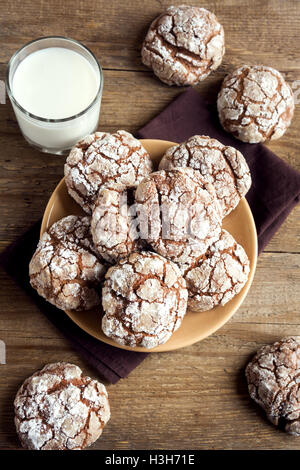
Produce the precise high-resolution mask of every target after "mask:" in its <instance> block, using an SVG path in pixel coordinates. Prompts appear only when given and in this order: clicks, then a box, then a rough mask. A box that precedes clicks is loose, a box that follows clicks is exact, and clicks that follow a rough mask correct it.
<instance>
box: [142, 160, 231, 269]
mask: <svg viewBox="0 0 300 470" xmlns="http://www.w3.org/2000/svg"><path fill="white" fill-rule="evenodd" d="M135 199H136V203H137V211H138V213H139V218H140V232H141V238H142V239H144V240H145V241H146V242H147V243H148V244H149V245H150V246H151V247H152V248H153V250H154V251H156V252H157V253H159V254H160V255H162V256H165V257H166V258H168V259H171V260H172V261H175V262H179V263H186V262H190V261H191V260H192V258H193V257H194V256H195V253H197V254H199V253H205V252H206V250H207V248H208V247H209V245H211V244H212V243H213V242H214V241H216V240H217V239H218V237H219V234H220V232H221V223H222V210H221V207H220V204H219V202H218V200H217V197H216V192H215V190H214V188H213V186H212V184H210V183H205V181H204V180H203V178H202V177H201V175H200V174H199V172H198V171H196V170H193V169H192V168H178V169H174V170H167V171H166V170H160V171H157V172H155V173H152V174H151V175H150V176H148V177H146V178H144V180H143V181H142V182H141V183H140V184H139V186H138V187H137V189H136V192H135Z"/></svg>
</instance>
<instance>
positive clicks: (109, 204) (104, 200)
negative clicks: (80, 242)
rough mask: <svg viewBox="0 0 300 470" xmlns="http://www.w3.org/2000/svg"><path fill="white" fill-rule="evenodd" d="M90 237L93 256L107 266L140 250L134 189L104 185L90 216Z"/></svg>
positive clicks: (120, 185)
mask: <svg viewBox="0 0 300 470" xmlns="http://www.w3.org/2000/svg"><path fill="white" fill-rule="evenodd" d="M91 233H92V236H93V241H94V245H95V248H96V250H97V252H98V253H99V254H100V256H101V257H102V258H104V259H105V260H107V261H108V262H109V263H114V262H116V261H118V260H119V259H121V258H124V257H125V256H127V255H129V254H130V253H132V252H134V251H140V250H141V249H142V240H141V239H140V235H139V230H138V218H137V214H136V211H135V204H134V188H127V187H126V186H124V185H123V184H120V183H112V184H108V183H107V184H106V185H104V186H103V187H102V188H100V190H99V193H98V197H97V199H96V202H95V205H94V209H93V213H92V221H91Z"/></svg>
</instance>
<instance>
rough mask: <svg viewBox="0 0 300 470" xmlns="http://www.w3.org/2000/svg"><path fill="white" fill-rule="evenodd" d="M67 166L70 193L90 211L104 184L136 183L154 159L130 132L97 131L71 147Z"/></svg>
mask: <svg viewBox="0 0 300 470" xmlns="http://www.w3.org/2000/svg"><path fill="white" fill-rule="evenodd" d="M64 170H65V182H66V186H67V189H68V192H69V194H70V196H71V197H73V199H75V201H76V202H77V203H78V204H79V205H80V206H81V207H82V208H83V210H84V211H85V212H87V213H88V214H91V212H92V208H93V205H94V203H95V200H96V198H97V194H98V191H99V189H100V187H101V186H102V185H104V184H105V183H112V182H115V183H121V184H124V185H125V186H128V187H135V186H137V185H138V183H139V182H140V181H141V180H142V179H143V178H144V177H145V176H147V175H148V174H149V173H151V171H152V162H151V159H150V156H149V154H148V152H147V151H146V150H145V149H144V147H143V146H142V145H141V143H140V142H139V141H138V140H137V139H135V138H134V137H133V136H132V135H131V134H129V133H128V132H126V131H123V130H120V131H117V132H115V133H114V134H109V133H107V132H96V133H95V134H92V135H90V136H87V137H86V138H85V139H83V140H81V141H80V142H78V143H77V144H76V145H75V146H74V147H73V148H72V149H71V152H70V154H69V156H68V157H67V160H66V163H65V167H64Z"/></svg>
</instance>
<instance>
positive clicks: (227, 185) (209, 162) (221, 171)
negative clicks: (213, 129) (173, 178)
mask: <svg viewBox="0 0 300 470" xmlns="http://www.w3.org/2000/svg"><path fill="white" fill-rule="evenodd" d="M178 167H191V168H194V170H198V171H199V172H200V174H201V176H202V177H203V179H204V181H205V182H207V183H211V184H212V185H213V186H214V188H215V190H216V195H217V198H218V200H219V203H220V205H221V208H222V212H223V217H225V216H226V215H228V214H229V213H230V212H231V211H232V210H233V209H235V207H236V206H237V205H238V203H239V201H240V199H241V198H242V197H244V196H245V195H246V193H247V192H248V190H249V188H250V186H251V175H250V170H249V167H248V165H247V162H246V160H245V158H244V157H243V155H242V154H241V152H239V151H238V150H236V149H235V148H234V147H229V146H225V145H223V144H221V142H219V141H218V140H216V139H212V138H210V137H208V136H203V135H194V136H193V137H190V138H189V139H188V140H187V141H186V142H183V143H181V144H178V145H174V146H173V147H170V148H169V149H168V150H167V151H166V153H165V154H164V155H163V157H162V159H161V161H160V164H159V169H160V170H172V169H174V168H178Z"/></svg>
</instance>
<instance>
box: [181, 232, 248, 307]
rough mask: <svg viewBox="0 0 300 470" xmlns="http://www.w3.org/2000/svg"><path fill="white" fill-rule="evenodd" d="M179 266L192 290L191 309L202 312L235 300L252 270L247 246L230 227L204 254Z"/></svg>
mask: <svg viewBox="0 0 300 470" xmlns="http://www.w3.org/2000/svg"><path fill="white" fill-rule="evenodd" d="M179 266H180V270H181V273H182V275H183V277H184V279H185V281H186V285H187V289H188V292H189V300H188V308H189V309H191V310H195V311H201V312H203V311H205V310H210V309H212V308H214V307H217V306H218V305H225V304H226V303H227V302H229V300H231V299H233V297H234V296H235V295H237V294H238V293H239V292H240V291H241V290H242V288H243V287H244V285H245V284H246V282H247V280H248V276H249V272H250V263H249V259H248V256H247V254H246V252H245V250H244V248H243V247H242V246H241V245H239V244H238V243H237V242H236V240H235V239H234V238H233V236H232V235H231V234H230V233H228V232H227V231H226V230H222V232H221V235H220V238H219V239H218V240H217V241H216V242H215V243H213V244H212V245H211V246H210V247H209V249H208V250H207V252H206V253H205V254H204V255H201V256H199V257H195V258H194V260H193V261H192V263H190V264H181V265H179Z"/></svg>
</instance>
